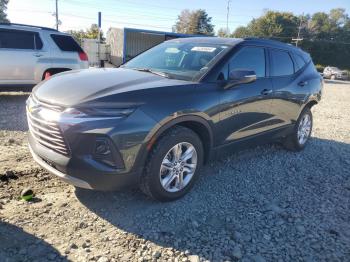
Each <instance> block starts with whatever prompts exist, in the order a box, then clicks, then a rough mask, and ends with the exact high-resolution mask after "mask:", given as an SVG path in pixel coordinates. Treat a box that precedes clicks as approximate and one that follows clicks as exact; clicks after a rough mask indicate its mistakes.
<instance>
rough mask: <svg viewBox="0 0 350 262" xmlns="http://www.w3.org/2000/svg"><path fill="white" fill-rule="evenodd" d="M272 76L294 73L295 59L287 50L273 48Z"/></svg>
mask: <svg viewBox="0 0 350 262" xmlns="http://www.w3.org/2000/svg"><path fill="white" fill-rule="evenodd" d="M271 60H272V61H271V62H272V72H271V75H272V76H287V75H292V74H294V65H293V61H292V59H291V57H290V55H289V53H288V52H286V51H280V50H271Z"/></svg>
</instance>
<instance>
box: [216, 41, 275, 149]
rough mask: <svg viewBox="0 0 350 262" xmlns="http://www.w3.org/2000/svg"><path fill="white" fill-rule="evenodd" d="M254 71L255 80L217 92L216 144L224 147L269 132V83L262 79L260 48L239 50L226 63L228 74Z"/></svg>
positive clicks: (263, 61) (263, 53)
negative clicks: (234, 71)
mask: <svg viewBox="0 0 350 262" xmlns="http://www.w3.org/2000/svg"><path fill="white" fill-rule="evenodd" d="M237 69H248V70H254V71H255V73H256V76H257V80H256V81H255V82H253V83H249V84H241V85H238V86H234V87H232V88H230V89H227V90H224V89H223V90H222V91H221V95H220V96H221V99H220V104H221V112H220V131H221V132H220V133H219V134H220V140H221V141H220V142H221V144H228V143H231V142H234V141H236V140H239V139H242V138H247V137H250V136H253V135H256V134H258V133H261V132H265V131H268V130H271V129H272V126H273V123H272V122H273V117H272V115H271V101H272V100H271V98H272V95H273V94H272V83H271V79H270V78H267V77H266V51H265V49H264V48H263V47H250V46H246V47H242V48H241V49H239V50H238V51H237V52H236V53H235V54H234V55H233V57H232V58H231V59H230V61H229V63H228V68H227V70H228V71H229V72H230V71H232V70H237Z"/></svg>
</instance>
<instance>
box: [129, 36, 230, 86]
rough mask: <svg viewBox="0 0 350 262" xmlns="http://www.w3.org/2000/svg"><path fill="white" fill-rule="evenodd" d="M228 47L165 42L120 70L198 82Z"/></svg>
mask: <svg viewBox="0 0 350 262" xmlns="http://www.w3.org/2000/svg"><path fill="white" fill-rule="evenodd" d="M228 49H229V48H228V46H225V45H220V44H210V43H188V42H186V43H183V42H164V43H162V44H160V45H157V46H155V47H153V48H151V49H150V50H148V51H146V52H144V53H142V54H140V55H138V56H137V57H135V58H133V59H132V60H130V61H129V62H127V63H126V64H125V65H123V66H122V67H123V68H129V69H134V70H151V71H154V72H161V73H164V74H166V75H167V76H168V77H170V78H174V79H181V80H187V81H193V80H197V79H200V77H202V76H203V75H204V74H205V73H206V72H208V70H209V69H210V68H211V66H212V65H213V64H214V63H215V61H217V60H218V59H219V58H220V57H222V56H223V55H224V54H225V53H226V52H227V51H228Z"/></svg>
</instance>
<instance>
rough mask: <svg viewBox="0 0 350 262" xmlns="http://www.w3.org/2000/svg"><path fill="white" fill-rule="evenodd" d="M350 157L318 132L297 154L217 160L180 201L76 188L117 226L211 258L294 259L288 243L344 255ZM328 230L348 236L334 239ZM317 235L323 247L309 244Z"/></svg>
mask: <svg viewBox="0 0 350 262" xmlns="http://www.w3.org/2000/svg"><path fill="white" fill-rule="evenodd" d="M349 156H350V145H349V144H346V143H341V142H337V141H332V140H325V139H319V138H312V139H311V140H310V141H309V144H308V146H307V147H306V148H305V150H304V151H302V152H299V153H294V152H288V151H285V150H284V149H282V148H281V147H280V146H277V145H267V146H263V147H257V148H253V149H249V150H245V151H241V152H238V153H235V154H233V155H231V156H228V157H227V158H224V159H222V160H219V161H214V162H211V163H209V164H208V165H207V166H205V167H204V168H203V170H202V175H201V177H200V179H199V181H197V184H196V185H195V187H194V189H193V190H192V191H191V192H190V193H189V194H188V195H186V196H185V197H184V198H182V199H179V200H177V201H175V202H170V203H159V202H155V201H152V200H150V199H148V198H146V197H145V196H144V195H143V194H142V193H141V192H140V191H138V190H128V191H124V192H95V191H89V190H83V189H76V191H75V193H76V196H77V198H78V199H79V201H80V202H81V203H83V204H84V205H85V206H86V207H87V208H89V209H90V210H91V211H92V212H94V213H95V214H97V215H98V216H100V217H101V218H103V219H105V220H107V221H108V222H110V223H111V224H112V225H114V226H115V227H116V228H118V229H121V230H123V231H126V232H128V233H131V234H133V235H135V236H136V237H137V238H139V239H145V240H149V241H152V242H154V243H156V244H158V245H160V246H163V247H171V248H174V249H176V250H181V251H183V252H186V251H187V253H188V254H195V255H199V256H200V257H202V258H205V259H213V258H218V257H221V258H231V259H232V260H236V258H237V256H240V252H241V253H242V254H243V255H244V254H245V255H248V257H249V256H253V255H257V254H258V253H259V255H263V256H264V257H265V258H266V259H267V260H268V261H270V260H277V258H281V259H282V260H289V259H291V258H290V257H288V254H289V253H288V252H289V250H290V249H291V250H292V251H290V252H292V254H294V255H298V256H299V258H300V259H301V260H303V259H309V258H316V260H318V259H317V258H322V256H323V255H326V254H327V255H332V253H333V252H334V250H338V251H337V252H338V253H339V254H341V255H344V257H343V258H345V257H346V246H347V244H348V243H349V242H347V241H350V231H349V230H350V228H349V225H348V223H347V222H346V218H347V217H349V215H350V213H349V212H348V206H347V203H348V198H349V197H350V176H349V173H348V171H349V169H348V167H349V165H350V157H349ZM344 185H348V187H349V188H345V186H344ZM330 229H332V230H333V231H334V232H344V231H345V232H349V236H343V239H341V238H340V237H339V239H338V243H337V246H335V244H334V243H335V242H334V241H333V242H332V241H331V240H330V239H331V237H330V234H329V232H328V231H329V230H330ZM327 230H328V231H327ZM307 232H312V233H310V234H311V236H309V235H308V236H306V235H307V234H308V233H307ZM340 235H341V233H339V236H340ZM315 241H316V242H317V241H318V242H319V243H320V249H317V248H311V247H310V246H311V244H312V243H314V242H315ZM339 243H340V244H339ZM325 246H326V247H325ZM237 247H238V249H239V250H238V251H237ZM328 248H329V249H328ZM271 250H273V253H271V252H272V251H271ZM344 250H345V251H344ZM342 252H345V253H342ZM276 254H277V255H276ZM323 258H324V257H323Z"/></svg>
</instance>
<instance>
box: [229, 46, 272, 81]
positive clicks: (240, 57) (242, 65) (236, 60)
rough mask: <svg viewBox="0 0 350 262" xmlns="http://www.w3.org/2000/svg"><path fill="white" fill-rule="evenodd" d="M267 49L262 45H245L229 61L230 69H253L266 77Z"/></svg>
mask: <svg viewBox="0 0 350 262" xmlns="http://www.w3.org/2000/svg"><path fill="white" fill-rule="evenodd" d="M265 67H266V63H265V50H264V48H262V47H243V48H242V49H240V50H239V51H238V52H237V53H236V54H235V55H234V56H233V58H232V60H231V61H230V63H229V71H233V70H238V69H246V70H253V71H255V74H256V76H257V77H265V71H266V70H265Z"/></svg>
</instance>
